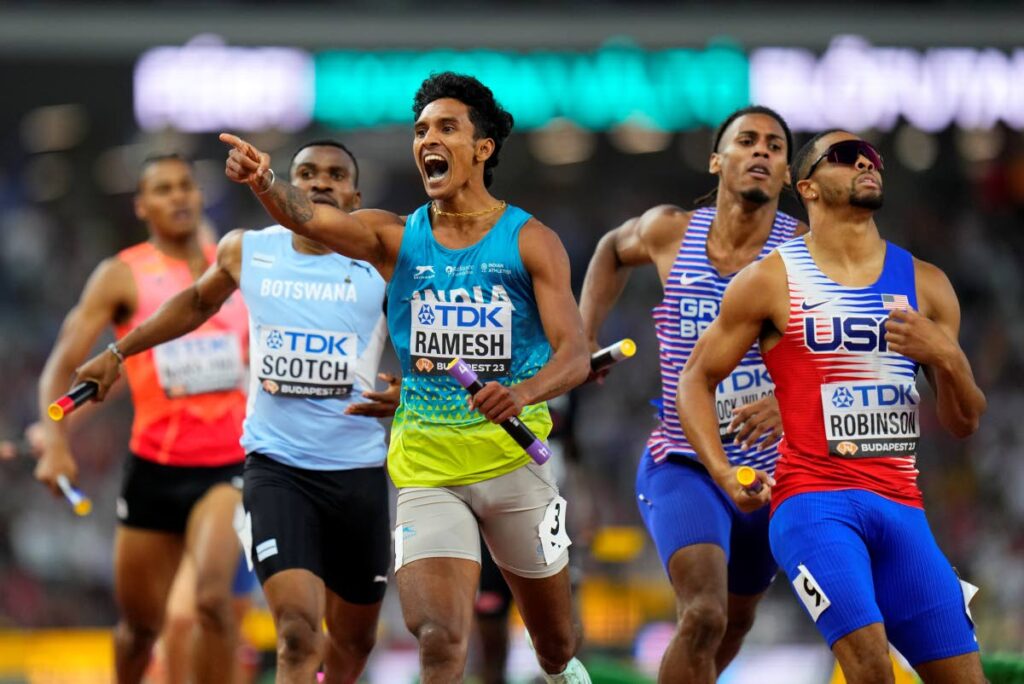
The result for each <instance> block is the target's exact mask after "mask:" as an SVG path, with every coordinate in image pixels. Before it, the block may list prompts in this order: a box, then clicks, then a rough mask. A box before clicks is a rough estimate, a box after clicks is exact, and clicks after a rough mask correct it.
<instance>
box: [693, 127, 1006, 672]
mask: <svg viewBox="0 0 1024 684" xmlns="http://www.w3.org/2000/svg"><path fill="white" fill-rule="evenodd" d="M881 171H882V159H881V156H880V155H879V154H878V152H877V151H876V150H875V149H874V148H873V147H872V146H871V145H870V144H868V143H867V142H865V141H864V140H861V139H860V138H858V137H857V136H855V135H853V134H851V133H848V132H846V131H828V132H826V133H823V134H821V135H819V136H817V137H815V138H813V139H812V140H811V141H810V142H809V143H808V144H807V145H805V146H804V147H803V148H802V149H801V150H800V151H799V152H798V153H797V155H796V161H795V162H794V164H793V170H792V176H793V178H794V180H795V181H796V188H797V191H798V192H799V194H800V197H801V199H802V200H803V202H804V203H805V204H806V206H807V210H808V216H809V218H810V226H811V230H810V233H809V234H807V235H805V236H803V237H800V238H797V239H795V240H792V241H790V242H787V243H786V244H784V245H783V246H781V247H780V248H779V249H777V250H776V251H775V252H773V253H772V254H771V255H770V256H768V257H766V258H765V259H763V260H761V261H759V262H758V263H756V264H753V265H752V266H750V267H749V268H747V269H744V271H743V272H742V273H741V274H739V275H738V276H737V277H736V279H735V280H734V281H733V283H732V284H731V285H730V286H729V289H728V290H727V291H726V293H725V297H724V298H723V300H722V309H721V313H720V315H719V317H718V319H717V320H716V321H715V323H714V324H712V326H711V327H710V328H709V329H708V330H707V332H706V333H705V334H704V336H703V337H702V338H701V340H700V342H698V344H697V347H696V348H695V349H694V351H693V353H692V355H691V356H690V360H689V361H688V362H687V364H686V368H685V369H684V371H683V372H682V374H681V375H680V377H679V402H680V404H685V405H686V406H687V407H688V410H687V412H686V413H685V414H683V415H682V421H683V427H684V429H685V430H686V434H687V436H688V437H689V440H690V443H691V445H692V446H693V448H694V449H695V451H696V452H697V453H698V454H699V456H700V459H701V462H702V463H703V464H704V465H705V467H707V469H708V471H709V472H710V473H711V474H712V476H713V477H714V479H715V482H716V483H717V484H718V486H719V487H720V488H721V489H722V490H723V492H724V493H725V494H727V495H728V496H729V498H731V499H732V500H733V501H734V502H735V503H736V504H737V505H738V506H739V507H740V508H741V509H743V510H752V509H754V508H756V507H758V506H761V505H763V504H764V502H765V501H766V499H767V498H768V496H769V495H770V496H771V503H772V509H773V510H772V517H771V525H770V539H771V547H772V552H773V553H774V555H775V557H776V558H777V559H778V561H779V564H780V565H781V566H782V567H783V569H784V570H785V571H786V574H787V575H788V577H789V580H790V582H791V583H792V586H793V589H794V591H795V592H796V594H797V596H798V597H799V598H800V600H801V602H802V603H803V605H804V607H805V608H806V610H807V613H808V614H809V615H810V617H811V619H813V620H814V623H815V625H816V626H817V628H818V630H819V631H820V632H821V634H822V636H823V637H825V639H826V640H827V641H828V644H829V646H830V647H831V648H832V651H833V653H834V654H835V656H836V659H837V660H838V661H839V665H840V667H841V668H842V670H843V674H844V675H845V677H846V681H847V682H849V683H850V684H891V682H893V672H892V667H891V665H890V662H889V649H888V642H890V641H891V642H892V644H893V645H894V646H895V647H896V648H897V649H898V650H899V651H900V653H902V654H903V656H905V657H906V658H907V660H908V661H910V663H911V664H912V665H913V666H914V668H915V669H916V670H917V673H918V674H919V675H920V676H921V678H922V679H923V680H924V681H925V682H927V683H928V684H954V683H956V684H981V682H983V681H985V678H984V675H983V673H982V669H981V661H980V659H979V657H978V643H977V639H976V637H975V635H974V628H973V625H972V624H971V619H970V613H969V612H968V610H967V606H966V603H965V595H966V592H962V591H961V585H960V582H958V581H957V576H956V573H955V572H954V571H953V569H952V568H951V567H950V564H949V561H947V560H946V558H945V556H944V555H943V554H942V551H941V550H940V549H939V547H938V544H936V542H935V538H934V537H933V536H932V533H931V530H930V529H929V526H928V521H927V519H926V518H925V514H924V510H923V507H922V502H921V492H920V491H919V490H918V488H917V482H916V480H917V467H916V454H917V447H918V437H919V434H920V424H919V422H918V408H919V406H918V405H919V403H920V402H919V397H918V393H917V388H916V382H915V379H916V376H917V373H918V370H919V369H921V370H924V375H925V377H926V378H927V379H928V381H929V382H930V384H931V385H932V387H933V389H934V390H935V397H936V402H935V408H936V413H937V415H938V419H939V422H940V423H941V424H942V426H943V427H944V428H945V429H946V430H947V431H948V432H949V433H950V434H952V435H953V436H956V437H966V436H967V435H970V434H971V433H973V432H974V431H975V430H976V429H977V427H978V424H979V421H980V418H981V414H982V413H983V412H984V410H985V405H986V403H985V396H984V395H983V394H982V392H981V390H980V389H979V388H978V386H977V384H975V382H974V377H973V375H972V373H971V367H970V364H969V363H968V361H967V357H966V355H965V354H964V353H963V350H961V349H960V346H959V344H958V343H957V336H958V333H959V326H960V308H959V304H958V302H957V299H956V294H955V293H954V292H953V288H952V286H951V285H950V283H949V280H948V278H946V275H945V274H944V273H943V272H942V271H941V270H939V269H938V268H936V267H935V266H933V265H931V264H928V263H925V262H923V261H919V260H917V259H914V258H913V257H912V256H911V255H910V254H909V253H908V252H907V251H905V250H903V249H901V248H899V247H897V246H896V245H893V244H891V243H889V242H887V241H886V240H884V239H883V238H882V237H881V236H880V234H879V231H878V226H877V225H876V224H875V219H874V214H875V212H876V211H877V210H878V209H879V208H881V206H882V174H881ZM755 343H758V344H759V347H760V349H761V350H762V352H763V355H764V360H765V364H766V365H767V366H768V369H769V370H770V371H771V374H772V377H773V378H774V380H775V383H776V391H777V397H778V403H779V408H780V411H781V414H782V420H783V427H784V429H785V435H786V436H785V438H784V439H783V442H782V445H781V447H780V452H781V457H780V459H779V463H778V467H777V468H776V470H775V481H776V482H774V483H773V482H772V479H771V478H770V477H769V476H768V474H767V473H766V472H763V471H761V472H758V473H757V477H758V479H759V481H760V482H761V483H762V487H763V488H762V491H760V492H758V493H756V494H751V493H750V492H749V491H748V490H745V489H744V488H743V487H742V486H741V485H740V484H739V483H738V482H737V478H736V470H737V469H736V466H735V465H734V464H733V463H731V461H730V459H729V458H728V456H727V454H726V453H725V452H724V450H723V449H722V447H721V444H720V443H719V441H718V438H717V425H716V424H717V420H716V416H715V410H714V397H713V395H712V393H711V391H710V388H711V387H713V386H714V384H715V383H716V382H718V381H719V380H720V379H721V378H724V377H727V376H728V374H729V373H730V372H731V371H732V369H733V368H734V367H735V366H736V364H737V362H738V361H740V359H741V358H742V357H743V355H744V354H745V353H746V351H747V350H748V349H749V348H750V345H752V344H755Z"/></svg>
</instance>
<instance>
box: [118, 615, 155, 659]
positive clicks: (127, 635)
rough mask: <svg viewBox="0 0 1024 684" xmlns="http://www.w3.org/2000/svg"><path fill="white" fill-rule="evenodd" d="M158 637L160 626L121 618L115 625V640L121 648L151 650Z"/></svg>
mask: <svg viewBox="0 0 1024 684" xmlns="http://www.w3.org/2000/svg"><path fill="white" fill-rule="evenodd" d="M159 636H160V625H157V624H152V623H149V622H141V621H138V620H130V619H127V618H122V619H121V620H120V621H119V622H118V623H117V631H116V638H117V640H118V641H119V642H120V643H121V645H122V647H123V648H127V649H129V650H131V651H142V650H149V649H151V648H153V644H155V643H156V640H157V638H158V637H159Z"/></svg>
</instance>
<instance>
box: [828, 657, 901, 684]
mask: <svg viewBox="0 0 1024 684" xmlns="http://www.w3.org/2000/svg"><path fill="white" fill-rule="evenodd" d="M839 667H840V668H841V669H842V670H843V676H844V677H846V681H847V682H848V684H894V683H895V681H896V678H895V676H894V675H893V672H892V661H891V660H890V659H889V654H888V653H870V654H867V653H861V654H859V655H858V656H857V658H856V659H855V660H852V661H851V662H847V663H840V665H839Z"/></svg>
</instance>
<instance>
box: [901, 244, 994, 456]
mask: <svg viewBox="0 0 1024 684" xmlns="http://www.w3.org/2000/svg"><path fill="white" fill-rule="evenodd" d="M915 270H916V274H917V282H918V302H919V306H920V308H921V313H920V314H917V313H915V312H896V311H894V312H892V315H891V316H890V320H889V321H888V322H887V323H886V329H887V332H886V340H887V341H888V342H889V349H890V350H892V351H895V352H899V353H901V354H904V355H905V356H909V357H910V358H912V359H915V360H916V361H918V362H920V363H921V364H922V365H923V366H924V371H925V376H926V377H927V378H928V382H929V383H930V384H931V386H932V388H933V389H934V390H935V396H936V412H937V413H938V417H939V422H940V423H942V426H943V427H944V428H946V430H948V431H949V432H950V433H951V434H953V435H954V436H956V437H968V436H970V435H971V434H973V433H974V432H975V430H977V429H978V423H979V421H980V420H981V414H982V413H984V412H985V408H986V406H987V402H986V400H985V395H984V394H983V393H982V391H981V389H980V388H979V387H978V385H977V384H976V383H975V381H974V374H973V373H972V372H971V365H970V363H969V362H968V360H967V356H966V354H964V352H963V350H962V349H961V348H960V344H959V343H958V342H957V339H958V338H959V335H960V303H959V302H958V301H957V298H956V293H955V292H954V291H953V286H952V284H950V282H949V278H947V277H946V274H945V273H943V272H942V271H941V270H939V269H938V268H936V267H935V266H933V265H931V264H928V263H925V262H922V261H916V262H915Z"/></svg>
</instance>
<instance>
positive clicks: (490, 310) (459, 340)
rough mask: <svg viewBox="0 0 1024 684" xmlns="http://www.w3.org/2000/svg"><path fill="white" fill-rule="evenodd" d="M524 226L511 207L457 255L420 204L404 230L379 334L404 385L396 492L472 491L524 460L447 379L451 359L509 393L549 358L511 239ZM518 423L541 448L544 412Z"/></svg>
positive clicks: (547, 426)
mask: <svg viewBox="0 0 1024 684" xmlns="http://www.w3.org/2000/svg"><path fill="white" fill-rule="evenodd" d="M529 219H530V215H529V214H527V213H526V212H525V211H523V210H522V209H519V208H518V207H513V206H511V205H510V206H508V207H507V208H506V209H505V211H504V213H502V215H501V216H500V217H499V219H498V222H497V223H496V224H495V225H494V227H493V228H491V230H490V231H488V233H487V234H486V235H485V236H484V237H483V238H482V239H481V240H480V241H479V242H477V243H476V244H474V245H472V246H470V247H466V248H464V249H448V248H446V247H444V246H443V245H440V244H439V243H438V242H437V241H436V240H435V239H434V234H433V230H432V228H431V224H430V205H429V204H426V205H424V206H422V207H420V208H419V209H417V210H416V212H415V213H413V214H412V215H411V216H409V218H408V220H407V222H406V225H405V234H404V237H403V238H402V246H401V248H400V249H399V252H398V260H397V263H396V264H395V271H394V275H392V277H391V281H390V282H389V283H388V288H387V296H388V328H389V331H390V334H391V341H392V343H393V344H394V346H395V351H396V352H397V353H398V358H399V360H400V362H401V364H402V376H403V377H402V403H401V405H400V406H399V408H398V411H397V413H396V414H395V420H394V423H393V424H392V427H391V447H390V450H389V452H388V471H389V472H390V474H391V479H392V480H394V483H395V486H397V487H441V486H456V485H466V484H472V483H474V482H480V481H481V480H487V479H490V478H492V477H497V476H499V475H504V474H505V473H508V472H511V471H513V470H515V469H516V468H518V467H520V466H522V465H523V464H525V463H526V462H527V461H529V459H530V457H529V456H528V455H527V454H526V453H525V452H524V451H523V450H522V448H521V447H519V445H517V444H516V443H515V441H513V440H512V438H511V437H509V436H508V435H507V434H506V433H505V431H504V430H503V429H502V428H501V427H500V426H499V425H495V424H493V423H491V422H489V421H488V420H487V419H486V418H484V416H483V415H482V414H480V413H479V412H478V411H475V410H470V409H469V407H468V406H467V404H466V398H467V397H466V391H465V390H464V389H463V388H462V387H461V386H460V385H459V384H458V383H457V382H456V381H455V380H454V379H452V378H451V377H450V376H449V375H448V373H447V368H448V364H449V363H450V362H451V361H452V359H454V358H460V359H463V360H464V361H465V362H466V363H468V364H469V365H470V366H471V367H472V368H473V370H474V371H476V373H477V375H479V376H480V380H481V381H482V382H485V383H486V382H488V381H491V380H496V381H498V382H500V383H502V384H504V385H512V384H515V383H518V382H522V381H523V380H526V379H527V378H529V377H532V376H533V375H535V374H536V373H537V371H538V370H540V368H541V367H542V366H543V365H544V364H545V363H547V361H548V359H549V358H550V357H551V347H550V345H549V344H548V341H547V337H545V335H544V328H543V326H542V325H541V320H540V314H539V313H538V311H537V302H536V300H535V299H534V294H533V281H532V279H531V277H530V274H529V273H528V272H527V271H526V267H525V266H524V265H523V261H522V259H521V258H520V255H519V231H520V230H521V229H522V227H523V225H524V224H525V223H526V222H527V221H528V220H529ZM520 419H521V420H523V422H525V423H526V424H527V425H528V426H529V427H530V428H531V429H532V430H533V431H534V433H535V434H536V435H537V436H538V437H540V438H541V439H546V438H547V435H548V433H550V431H551V416H550V414H549V413H548V408H547V404H546V403H540V404H535V405H532V406H527V407H526V408H525V409H523V412H522V414H521V415H520Z"/></svg>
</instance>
